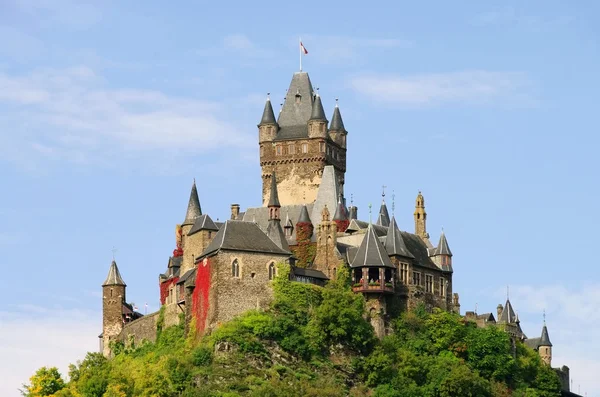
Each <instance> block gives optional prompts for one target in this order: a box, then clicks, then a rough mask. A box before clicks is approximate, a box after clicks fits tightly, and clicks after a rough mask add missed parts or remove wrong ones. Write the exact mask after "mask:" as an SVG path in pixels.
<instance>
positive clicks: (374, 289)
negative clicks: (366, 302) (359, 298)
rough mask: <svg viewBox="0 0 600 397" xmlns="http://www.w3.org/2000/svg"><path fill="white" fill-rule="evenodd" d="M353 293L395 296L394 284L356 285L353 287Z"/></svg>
mask: <svg viewBox="0 0 600 397" xmlns="http://www.w3.org/2000/svg"><path fill="white" fill-rule="evenodd" d="M352 291H353V292H360V293H367V294H373V293H379V294H393V293H394V284H392V283H386V284H383V285H381V284H370V285H369V283H356V284H354V285H353V286H352Z"/></svg>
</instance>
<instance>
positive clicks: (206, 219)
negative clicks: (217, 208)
mask: <svg viewBox="0 0 600 397" xmlns="http://www.w3.org/2000/svg"><path fill="white" fill-rule="evenodd" d="M200 230H211V231H215V232H216V231H217V230H219V228H218V227H217V225H216V224H215V223H214V222H213V220H212V219H211V217H210V216H208V214H203V215H200V216H199V217H198V218H196V220H195V221H194V225H193V226H192V228H191V229H190V232H189V233H188V236H191V235H192V234H195V233H198V232H199V231H200Z"/></svg>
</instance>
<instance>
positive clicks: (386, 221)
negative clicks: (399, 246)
mask: <svg viewBox="0 0 600 397" xmlns="http://www.w3.org/2000/svg"><path fill="white" fill-rule="evenodd" d="M377 224H378V225H379V226H383V227H388V226H389V225H390V214H389V212H388V209H387V205H385V201H383V202H382V203H381V207H380V208H379V216H378V217H377Z"/></svg>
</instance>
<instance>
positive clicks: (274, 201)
mask: <svg viewBox="0 0 600 397" xmlns="http://www.w3.org/2000/svg"><path fill="white" fill-rule="evenodd" d="M268 207H281V204H280V203H279V194H278V193H277V177H276V176H275V171H273V174H272V175H271V198H270V199H269V204H268Z"/></svg>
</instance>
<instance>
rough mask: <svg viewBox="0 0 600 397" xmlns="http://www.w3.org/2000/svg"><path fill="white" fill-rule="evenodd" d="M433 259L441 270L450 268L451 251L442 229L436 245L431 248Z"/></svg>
mask: <svg viewBox="0 0 600 397" xmlns="http://www.w3.org/2000/svg"><path fill="white" fill-rule="evenodd" d="M433 260H434V262H435V263H436V265H438V267H440V268H441V269H442V270H452V251H450V247H449V246H448V240H446V234H445V233H444V229H442V234H441V235H440V241H439V243H438V245H437V247H436V248H435V249H434V250H433Z"/></svg>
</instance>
